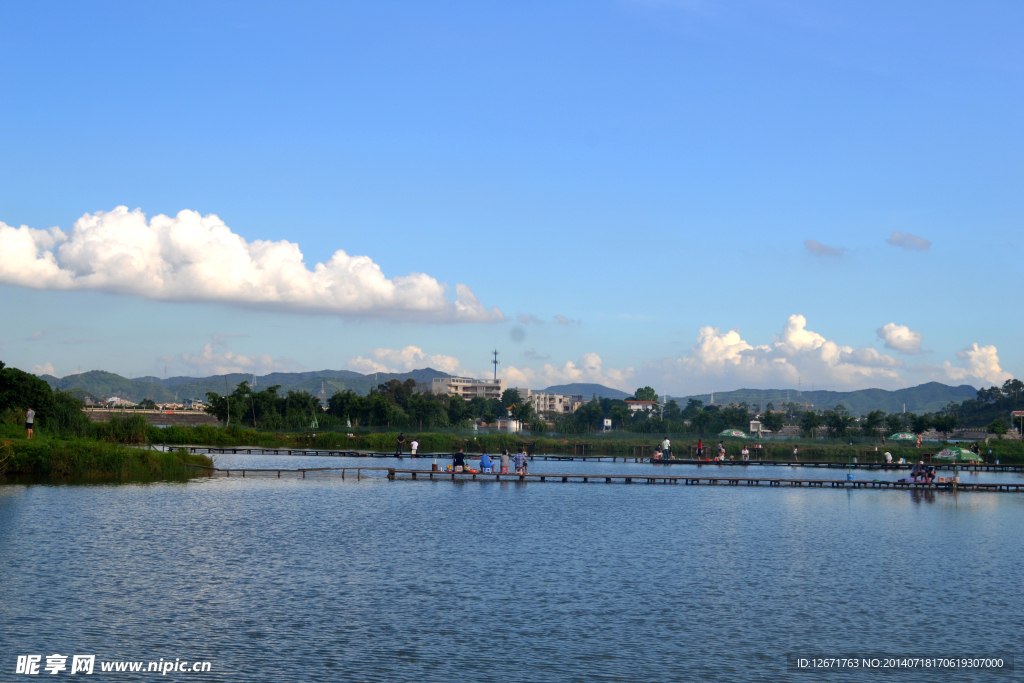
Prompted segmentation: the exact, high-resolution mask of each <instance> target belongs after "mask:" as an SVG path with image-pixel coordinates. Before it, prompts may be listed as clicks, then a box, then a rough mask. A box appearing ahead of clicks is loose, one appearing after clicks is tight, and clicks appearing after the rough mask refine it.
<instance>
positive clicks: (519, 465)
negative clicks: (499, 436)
mask: <svg viewBox="0 0 1024 683" xmlns="http://www.w3.org/2000/svg"><path fill="white" fill-rule="evenodd" d="M515 463H516V474H526V456H525V455H523V449H522V448H520V449H519V452H518V453H516V457H515Z"/></svg>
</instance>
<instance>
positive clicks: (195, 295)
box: [0, 206, 505, 322]
mask: <svg viewBox="0 0 1024 683" xmlns="http://www.w3.org/2000/svg"><path fill="white" fill-rule="evenodd" d="M0 282H3V283H7V284H13V285H21V286H23V287H33V288H37V289H58V290H66V289H91V290H100V291H105V292H114V293H121V294H134V295H138V296H143V297H146V298H150V299H159V300H170V301H210V302H222V303H229V304H236V305H242V306H260V307H268V308H274V309H278V310H285V311H303V312H315V313H327V314H336V315H345V316H360V317H386V318H395V319H401V320H419V321H429V322H487V321H501V320H504V319H505V316H504V315H503V314H502V312H501V311H500V310H498V309H497V308H490V309H487V308H485V307H484V306H483V304H481V303H480V301H479V299H477V297H476V296H475V295H474V294H473V292H472V291H471V290H470V289H469V287H467V286H466V285H463V284H458V285H456V287H455V299H454V301H453V300H450V299H449V298H448V297H447V296H446V294H447V291H448V290H447V286H446V285H444V284H442V283H440V282H438V281H437V280H436V279H434V278H432V277H430V276H429V275H426V274H424V273H410V274H409V275H404V276H399V277H394V278H390V279H389V278H387V277H385V275H384V273H383V272H382V271H381V269H380V266H378V265H377V264H376V263H374V262H373V260H371V259H370V258H369V257H368V256H350V255H349V254H347V253H346V252H345V251H343V250H340V249H339V250H338V251H336V252H335V253H334V255H333V256H332V257H331V258H330V259H329V260H328V261H327V262H326V263H317V264H316V265H314V266H313V268H312V269H310V268H307V267H306V264H305V262H304V260H303V255H302V252H301V251H300V250H299V245H298V244H295V243H293V242H288V241H286V240H281V241H279V242H272V241H265V240H254V241H252V242H248V241H246V240H245V239H244V238H242V237H241V236H240V235H237V234H235V233H234V232H232V231H231V229H230V228H229V227H228V226H226V225H225V224H224V222H223V221H221V219H220V218H218V217H217V216H216V215H214V214H209V215H207V216H201V215H200V214H199V213H197V212H195V211H181V212H180V213H178V214H177V215H176V216H173V217H171V216H164V215H158V216H154V217H153V218H152V219H150V220H149V221H147V220H146V216H145V214H144V213H142V211H141V210H139V209H136V210H134V211H129V210H128V208H127V207H125V206H119V207H117V208H115V209H114V210H113V211H106V212H104V211H99V212H96V213H93V214H85V215H84V216H82V217H81V218H79V219H78V220H77V221H76V222H75V224H74V226H73V227H72V229H71V233H70V235H69V234H66V233H64V232H63V231H62V230H60V229H59V228H50V229H49V230H35V229H33V228H30V227H28V226H24V225H23V226H21V227H19V228H15V227H12V226H10V225H7V224H6V223H2V222H0Z"/></svg>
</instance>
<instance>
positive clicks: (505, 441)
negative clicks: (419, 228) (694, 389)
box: [0, 362, 1024, 479]
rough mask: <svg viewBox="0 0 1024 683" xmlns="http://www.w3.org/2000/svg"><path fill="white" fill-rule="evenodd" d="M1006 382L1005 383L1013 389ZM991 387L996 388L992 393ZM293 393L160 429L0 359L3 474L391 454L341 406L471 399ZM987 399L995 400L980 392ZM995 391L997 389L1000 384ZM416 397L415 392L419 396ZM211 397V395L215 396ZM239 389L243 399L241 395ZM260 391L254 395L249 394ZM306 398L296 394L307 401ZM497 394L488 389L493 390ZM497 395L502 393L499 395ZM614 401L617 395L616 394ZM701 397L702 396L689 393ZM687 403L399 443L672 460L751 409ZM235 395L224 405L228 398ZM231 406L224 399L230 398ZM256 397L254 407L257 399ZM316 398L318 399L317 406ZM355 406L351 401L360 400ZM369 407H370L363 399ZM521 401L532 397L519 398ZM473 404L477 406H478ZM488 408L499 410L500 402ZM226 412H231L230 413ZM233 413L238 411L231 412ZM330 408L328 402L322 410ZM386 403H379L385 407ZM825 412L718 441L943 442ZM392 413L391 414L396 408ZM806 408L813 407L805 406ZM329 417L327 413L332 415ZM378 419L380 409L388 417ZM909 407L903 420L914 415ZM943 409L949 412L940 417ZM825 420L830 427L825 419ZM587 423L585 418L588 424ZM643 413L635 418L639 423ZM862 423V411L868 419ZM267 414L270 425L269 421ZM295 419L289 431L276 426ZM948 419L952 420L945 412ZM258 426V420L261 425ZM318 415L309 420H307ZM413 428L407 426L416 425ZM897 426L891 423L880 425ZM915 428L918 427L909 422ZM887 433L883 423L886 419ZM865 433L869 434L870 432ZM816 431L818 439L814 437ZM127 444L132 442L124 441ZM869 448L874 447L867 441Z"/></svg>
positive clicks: (736, 446)
mask: <svg viewBox="0 0 1024 683" xmlns="http://www.w3.org/2000/svg"><path fill="white" fill-rule="evenodd" d="M1011 389H1012V388H1011ZM648 391H650V392H652V393H653V390H650V389H649V388H647V387H645V388H642V389H639V390H638V391H637V395H638V396H646V393H645V392H648ZM997 391H1000V390H998V389H996V388H993V390H992V392H993V394H994V392H997ZM293 393H294V392H289V393H288V395H286V396H284V397H281V396H277V394H276V389H275V388H274V387H271V388H268V389H264V390H262V391H260V392H253V391H251V389H249V388H248V387H247V386H245V385H244V383H243V385H240V386H239V387H238V388H237V389H236V392H235V393H234V394H231V395H229V396H227V397H223V396H222V397H217V396H216V395H211V397H210V398H211V407H210V412H212V413H214V414H216V413H217V412H218V411H220V410H222V409H223V411H224V416H223V417H224V418H225V419H226V418H228V416H229V415H230V416H231V418H232V420H231V424H230V426H227V427H215V426H205V425H204V426H196V427H169V428H158V427H154V426H152V425H150V424H149V423H148V422H147V421H146V419H145V417H144V416H142V415H139V414H131V413H126V414H124V415H115V416H113V417H112V418H111V419H110V421H108V422H91V421H90V420H89V419H88V417H87V416H86V415H85V414H84V413H83V412H82V404H81V402H80V401H78V400H77V399H76V398H74V397H73V396H71V395H69V394H67V393H66V392H62V391H53V390H51V388H50V386H49V385H48V384H47V383H46V382H44V381H43V380H41V379H39V378H37V377H35V376H34V375H31V374H29V373H25V372H23V371H21V370H18V369H16V368H7V367H5V366H4V365H3V363H2V362H0V475H6V476H12V475H27V476H40V477H56V478H88V477H97V478H115V479H117V478H121V479H124V478H134V479H156V478H180V477H184V476H189V474H190V473H191V472H192V471H194V468H190V467H189V465H201V466H209V465H210V464H211V462H210V461H209V459H208V458H206V457H205V456H198V455H192V454H189V453H187V452H185V451H184V450H182V449H177V450H173V449H172V450H171V451H170V452H161V453H158V452H153V451H147V450H143V449H140V448H137V446H142V445H146V444H160V445H169V446H175V445H183V446H184V445H206V446H223V447H255V448H268V449H289V448H293V449H316V450H333V451H344V450H349V451H373V452H383V453H389V452H394V451H395V450H396V446H397V437H398V434H399V432H400V431H401V430H402V429H403V427H404V426H405V425H395V426H393V427H391V428H386V429H385V430H384V431H379V430H371V429H367V428H365V427H349V426H348V424H349V423H350V422H352V419H351V417H348V418H346V420H345V422H344V423H342V424H339V423H340V422H341V418H340V417H339V416H338V413H342V414H347V415H352V414H355V415H357V420H356V423H357V424H358V422H359V419H358V416H359V415H361V413H359V412H357V408H358V410H360V411H364V410H365V411H369V412H368V413H367V415H368V416H369V417H368V418H367V419H366V420H365V422H373V420H372V415H373V412H372V411H373V408H372V406H373V405H374V404H375V403H376V404H377V405H380V404H381V402H382V401H383V402H385V403H388V404H389V405H392V401H393V402H394V403H393V405H394V406H397V407H401V403H402V401H405V402H406V405H408V406H413V405H414V404H415V402H416V401H427V400H430V401H434V405H435V408H432V410H437V409H439V408H438V407H444V409H445V414H446V415H449V417H450V414H449V412H448V411H449V410H450V409H451V407H452V405H455V406H456V409H457V410H463V409H468V408H467V407H468V406H470V405H471V404H472V403H473V402H471V401H470V402H466V401H463V402H462V404H461V405H460V404H459V402H458V401H453V400H450V399H449V400H444V399H446V398H447V397H438V398H435V399H427V398H424V397H425V396H429V395H424V394H417V393H415V392H414V391H413V387H410V386H409V385H408V383H401V382H397V381H392V382H388V383H387V384H384V385H381V391H378V392H376V393H374V392H371V395H370V396H367V397H358V396H355V395H354V394H351V395H349V394H344V393H342V392H339V393H338V394H335V396H334V397H332V399H331V401H330V402H329V406H328V408H329V409H328V411H326V412H324V411H320V413H321V414H320V415H319V416H317V414H316V406H314V403H313V402H315V401H316V399H315V397H312V396H308V397H304V396H295V395H292V394H293ZM989 396H990V398H991V400H1001V399H1000V398H999V397H993V396H992V394H989ZM1000 396H1003V397H1004V398H1005V394H1003V393H1001V394H1000ZM417 397H419V398H417ZM218 398H219V399H220V400H219V401H218ZM516 398H517V397H515V396H512V395H508V396H505V397H503V399H502V401H513V403H511V405H512V406H513V407H512V408H511V410H513V411H516V410H519V411H520V412H519V416H521V417H522V418H525V419H524V421H525V422H526V423H527V425H529V424H530V422H529V419H530V418H531V415H530V414H529V413H528V412H526V409H524V408H520V407H519V405H518V404H516V403H514V401H515V399H516ZM246 399H248V405H246V403H247V402H246ZM257 399H259V400H257ZM304 399H305V400H304ZM356 399H358V400H359V401H361V402H363V403H361V404H359V405H357V404H356V403H353V402H355V401H356ZM492 400H494V399H492ZM498 403H499V404H500V403H501V402H498ZM620 403H621V401H620ZM696 403H699V402H696ZM696 403H694V402H691V404H689V405H688V406H687V407H686V408H685V409H680V408H679V407H678V406H675V408H674V409H679V414H680V415H684V414H686V412H687V411H690V413H691V415H692V416H694V417H696V419H693V420H691V421H690V424H689V425H687V424H685V423H684V422H683V421H682V420H681V419H680V420H676V421H673V419H672V418H669V419H665V418H662V417H661V416H658V417H655V416H653V415H638V416H629V417H628V418H627V416H626V415H624V414H623V415H622V416H621V419H622V420H623V426H627V419H629V420H634V421H635V423H634V424H633V426H634V427H638V426H639V427H640V428H639V429H637V430H636V431H631V430H628V429H618V430H616V431H614V432H612V433H610V434H601V433H597V432H596V431H590V430H589V429H588V430H583V429H579V430H570V431H568V432H567V433H566V432H563V433H559V432H557V431H553V430H554V426H553V425H552V424H551V423H549V422H543V426H542V425H541V424H536V425H535V426H536V427H538V429H537V431H538V432H539V434H542V435H537V436H528V435H522V434H506V433H489V434H486V433H479V434H475V433H474V432H473V431H472V430H466V429H465V427H467V426H468V425H469V424H470V421H469V420H468V418H461V419H460V420H459V423H458V424H459V426H460V427H462V428H463V429H453V428H452V427H451V420H450V419H447V422H445V420H441V422H442V423H444V424H446V425H447V426H442V425H425V427H424V428H418V429H417V428H414V429H411V430H409V433H408V434H406V435H405V439H406V444H407V446H406V448H408V444H409V443H411V442H412V441H413V440H416V441H418V442H419V447H420V451H421V452H425V453H452V452H454V451H456V450H458V449H459V448H462V449H465V450H466V451H467V452H470V453H482V452H489V453H498V452H501V451H502V450H506V449H507V450H510V451H515V450H517V449H519V448H524V449H527V450H531V451H533V452H535V453H548V454H554V455H559V454H564V455H622V456H637V457H650V455H651V454H652V452H653V447H654V446H656V445H657V444H659V443H660V442H661V440H662V439H663V438H664V436H665V435H666V434H668V435H670V436H671V439H672V441H673V451H674V454H675V455H676V457H678V458H688V457H691V456H693V455H694V454H695V453H696V446H697V443H698V441H699V440H703V441H704V444H705V447H706V448H708V449H709V450H710V447H711V446H713V445H715V444H717V442H718V441H719V440H720V438H719V437H718V436H717V435H715V434H714V433H706V432H705V433H701V432H699V431H695V429H694V428H693V425H694V424H696V425H697V428H698V429H700V425H701V424H702V422H703V424H704V425H705V428H706V429H707V430H708V431H710V430H711V429H714V428H717V427H723V428H724V427H728V426H732V425H731V423H736V422H739V425H737V426H746V425H745V424H743V423H742V420H749V419H750V417H751V413H750V411H749V410H748V407H745V406H742V405H739V406H729V407H726V408H725V409H717V410H712V409H711V408H714V407H706V406H698V405H696ZM232 404H233V405H232ZM229 405H230V406H231V407H230V408H229ZM261 405H262V408H261V407H260V406H261ZM317 405H318V404H317ZM360 405H361V406H362V407H359V406H360ZM368 405H369V406H370V407H369V408H367V406H368ZM525 405H526V406H529V404H528V403H527V404H525ZM479 407H480V406H478V407H477V408H479ZM27 408H33V409H34V411H35V413H36V423H35V426H36V430H35V432H36V434H35V438H34V439H33V440H32V441H29V440H28V439H27V438H26V431H25V428H24V420H25V410H26V409H27ZM243 408H247V409H248V412H249V414H250V415H251V416H252V421H251V422H249V423H247V421H246V420H245V419H243V415H244V411H243ZM617 408H618V406H617V405H616V403H615V402H614V401H612V400H609V399H597V400H594V401H591V402H589V403H588V404H585V405H584V406H583V407H582V408H580V410H579V411H577V413H578V414H577V415H573V416H567V418H571V419H573V420H577V421H578V422H577V426H586V427H589V428H591V429H592V427H593V426H594V425H597V424H599V423H598V420H601V421H602V422H603V419H604V418H603V415H604V414H607V413H611V414H615V413H616V410H617ZM488 409H495V410H498V409H501V410H508V409H506V408H504V407H501V408H495V407H494V406H491V407H490V408H488ZM674 409H672V407H671V406H666V411H665V412H666V414H667V413H669V412H671V411H672V410H674ZM229 410H230V413H229V412H228V411H229ZM236 411H237V412H236ZM331 411H333V412H331ZM385 412H386V409H385ZM831 412H832V413H833V415H831V416H830V415H827V414H826V415H824V416H819V417H821V419H822V420H825V421H826V422H825V424H824V425H821V426H819V427H811V428H809V433H806V436H807V437H808V438H804V439H798V440H791V439H787V440H778V441H776V440H772V439H765V440H761V441H758V440H756V439H745V440H743V441H739V440H737V439H730V438H726V439H724V441H725V445H726V449H727V453H728V455H730V456H733V457H735V458H736V459H739V452H740V449H741V448H742V446H741V445H740V444H741V443H745V444H748V445H749V446H751V447H752V446H754V445H758V446H759V448H752V451H751V452H752V456H753V457H755V458H759V459H771V460H788V459H791V458H792V451H793V448H794V446H798V447H799V449H800V454H801V456H800V457H801V459H806V460H823V461H846V460H848V459H850V458H853V457H856V458H858V460H859V461H861V462H868V461H871V460H874V459H878V460H881V459H882V458H883V457H884V453H885V452H887V451H888V452H889V453H891V454H892V456H893V458H894V459H899V458H906V459H907V460H911V459H919V458H920V457H921V456H922V455H924V454H927V453H928V452H930V451H932V450H934V451H938V450H939V449H940V448H941V446H940V445H939V444H938V443H925V444H923V445H922V447H921V448H915V447H914V446H913V445H909V446H908V445H898V444H896V443H889V444H884V445H883V444H882V443H881V441H880V439H879V434H880V431H879V430H877V429H873V430H866V429H864V428H863V427H858V426H857V425H856V424H854V422H853V421H852V420H851V419H849V417H848V416H844V415H842V413H841V412H838V413H837V412H836V411H831ZM271 414H274V415H277V420H276V421H275V420H269V419H267V420H263V419H261V418H266V416H269V415H271ZM397 414H398V413H395V412H392V413H391V416H392V417H394V416H395V415H397ZM405 414H406V415H407V416H408V415H410V414H415V411H414V410H413V411H412V412H406V413H405ZM701 414H703V415H710V416H711V417H710V418H705V419H704V420H702V419H701V418H700V417H699V416H700V415H701ZM784 414H785V413H784V412H782V411H780V412H779V413H774V412H772V410H771V407H769V408H768V409H767V410H766V411H764V412H763V413H762V418H764V417H765V416H766V415H767V416H768V420H767V422H768V424H766V426H767V427H770V426H771V425H772V424H774V423H773V422H772V417H771V416H773V415H774V416H776V419H778V418H780V417H781V415H784ZM809 414H810V413H809ZM332 416H333V417H334V418H335V419H334V420H333V421H332V420H331V417H332ZM312 417H319V422H320V424H317V423H315V422H313V420H312V419H311V418H312ZM385 417H386V415H385ZM532 417H533V418H534V421H535V422H538V423H540V422H542V421H541V420H539V419H538V418H537V417H536V416H532ZM876 417H877V418H878V419H879V420H882V421H884V420H886V419H888V418H891V417H892V416H884V415H882V416H876ZM913 417H916V416H912V417H909V418H906V419H913ZM947 417H948V415H947ZM830 418H831V419H832V420H833V423H834V424H833V425H829V423H828V422H827V420H828V419H830ZM591 422H593V423H594V425H591ZM640 422H643V423H644V424H643V425H639V424H637V423H640ZM869 422H870V421H869ZM268 423H269V424H273V425H274V426H273V427H270V426H269V425H268ZM293 423H294V425H297V426H298V429H295V430H294V431H284V430H287V429H289V428H290V427H293ZM946 424H947V425H950V424H952V420H947V423H946ZM265 425H266V426H265ZM314 425H315V426H314ZM413 426H414V427H415V425H413ZM887 426H892V427H895V426H896V425H895V421H893V425H887ZM913 426H918V427H919V426H921V425H920V424H918V425H913ZM819 429H821V432H820V434H823V435H825V436H827V437H831V438H829V439H823V438H820V437H819V436H818V435H819V432H818V431H817V430H819ZM883 431H884V428H883ZM870 434H873V435H874V436H869V435H870ZM816 437H817V438H816ZM133 446H136V447H133ZM876 449H877V450H876ZM982 454H983V456H984V458H985V460H989V461H991V460H996V459H998V460H1000V461H1001V462H1018V461H1024V446H1022V444H1021V443H1019V442H1014V441H1008V440H998V439H991V440H987V442H986V444H985V445H984V447H983V448H982Z"/></svg>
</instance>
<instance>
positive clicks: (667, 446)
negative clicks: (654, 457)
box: [661, 434, 672, 458]
mask: <svg viewBox="0 0 1024 683" xmlns="http://www.w3.org/2000/svg"><path fill="white" fill-rule="evenodd" d="M661 457H663V458H671V457H672V442H671V441H669V440H668V434H666V435H665V440H664V441H662V442H661Z"/></svg>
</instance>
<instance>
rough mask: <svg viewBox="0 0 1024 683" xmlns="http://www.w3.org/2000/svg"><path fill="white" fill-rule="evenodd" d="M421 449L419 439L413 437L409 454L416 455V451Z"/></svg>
mask: <svg viewBox="0 0 1024 683" xmlns="http://www.w3.org/2000/svg"><path fill="white" fill-rule="evenodd" d="M419 449H420V442H419V441H417V440H416V439H413V440H412V443H411V444H409V455H416V451H418V450H419Z"/></svg>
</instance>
